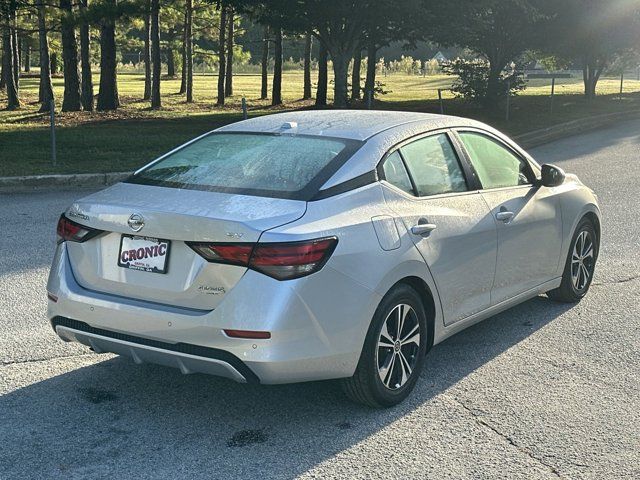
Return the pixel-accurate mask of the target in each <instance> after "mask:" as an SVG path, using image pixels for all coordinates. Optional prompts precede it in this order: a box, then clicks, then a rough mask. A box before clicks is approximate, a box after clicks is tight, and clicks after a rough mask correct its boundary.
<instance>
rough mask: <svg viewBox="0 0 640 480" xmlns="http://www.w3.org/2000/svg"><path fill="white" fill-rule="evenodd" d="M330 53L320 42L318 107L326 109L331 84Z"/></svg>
mask: <svg viewBox="0 0 640 480" xmlns="http://www.w3.org/2000/svg"><path fill="white" fill-rule="evenodd" d="M328 57H329V53H328V52H327V47H326V46H325V44H324V42H322V41H320V51H319V52H318V89H317V90H316V105H317V106H319V107H324V106H325V105H326V104H327V85H328V83H329V79H328V77H329V75H328V68H327V62H328Z"/></svg>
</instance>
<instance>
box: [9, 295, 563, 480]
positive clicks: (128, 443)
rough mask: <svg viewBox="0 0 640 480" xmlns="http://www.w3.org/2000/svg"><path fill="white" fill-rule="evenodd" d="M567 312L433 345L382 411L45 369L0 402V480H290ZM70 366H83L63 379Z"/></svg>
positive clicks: (255, 388)
mask: <svg viewBox="0 0 640 480" xmlns="http://www.w3.org/2000/svg"><path fill="white" fill-rule="evenodd" d="M569 308H570V306H568V305H566V304H558V303H554V302H551V301H550V300H548V299H547V298H546V297H537V298H535V299H532V300H530V301H528V302H526V303H524V304H522V305H519V306H517V307H514V308H512V309H510V310H508V311H506V312H504V313H502V314H500V315H497V316H495V317H492V318H491V319H488V320H486V321H484V322H482V323H480V324H478V325H475V326H473V327H471V328H469V329H467V330H465V331H463V332H461V333H459V334H457V335H455V336H454V337H452V338H450V339H449V340H447V341H446V342H444V343H442V344H441V345H438V346H436V347H434V349H433V351H432V352H431V353H430V354H429V357H428V361H427V368H426V370H425V371H424V372H423V374H422V378H421V379H420V381H419V382H418V385H417V387H416V390H415V391H414V392H413V394H412V395H411V396H410V397H409V399H408V400H407V401H406V402H405V403H403V404H401V405H399V406H397V407H394V408H391V409H387V410H374V409H369V408H365V407H362V406H359V405H356V404H352V403H350V402H349V401H348V400H347V399H346V398H345V397H344V396H343V395H342V392H341V391H340V388H339V386H338V385H337V383H336V382H312V383H305V384H297V385H282V386H261V385H244V384H236V383H234V382H232V381H229V380H226V379H222V378H216V377H209V376H205V375H189V376H185V375H182V374H180V372H179V371H178V370H174V369H169V368H164V367H159V366H154V365H142V366H139V365H135V364H134V363H133V362H131V361H129V360H127V359H123V358H119V357H110V356H109V357H107V359H106V360H103V361H100V359H101V358H102V357H94V356H85V357H74V358H67V359H60V360H54V361H49V362H48V363H47V364H46V365H47V368H48V369H50V370H49V375H52V376H51V378H49V379H46V380H42V381H39V382H36V383H32V384H30V385H28V386H25V387H23V388H20V389H18V390H16V391H13V392H11V393H9V394H6V395H4V396H2V397H0V422H1V423H0V437H1V438H2V439H3V441H2V445H1V447H0V478H87V477H96V478H98V477H107V476H109V477H112V478H202V477H207V478H239V477H242V478H258V476H260V477H268V478H274V477H277V478H294V477H296V476H297V475H300V474H302V473H304V472H306V471H308V470H309V469H311V468H313V467H314V466H316V465H318V464H319V463H321V462H323V461H325V460H327V459H330V458H331V457H333V456H335V455H336V454H338V453H339V452H342V451H344V450H346V449H349V448H350V447H352V446H354V445H356V444H357V443H359V442H361V441H363V440H365V439H367V438H368V437H370V436H371V435H373V434H375V433H377V432H379V431H380V430H381V429H383V428H384V427H385V426H387V425H389V424H391V423H393V422H395V421H396V420H399V419H401V418H402V417H404V416H406V415H408V414H410V413H411V412H412V411H414V410H415V409H417V408H418V407H420V406H422V405H424V404H426V403H428V402H429V401H431V400H432V399H434V398H435V397H437V396H438V395H439V394H441V393H443V392H445V391H446V390H447V389H449V388H450V387H452V386H454V385H455V384H456V383H457V382H459V381H461V380H462V379H464V377H466V376H467V375H469V374H471V373H472V372H474V370H476V369H478V368H479V367H481V366H483V365H485V364H487V363H488V362H490V361H491V360H492V359H494V358H496V357H497V356H499V355H501V354H502V353H503V352H505V351H507V350H508V349H510V348H511V347H513V346H514V345H516V344H518V343H520V342H521V341H523V340H525V339H527V338H528V337H529V336H531V335H532V334H534V333H535V332H537V331H539V330H540V329H542V328H543V327H544V326H545V325H547V324H548V323H549V322H552V321H553V320H554V319H556V318H558V317H559V316H560V315H562V314H563V313H564V312H566V311H567V310H568V309H569ZM52 341H54V338H53V337H52ZM96 360H97V363H95V362H96ZM71 362H74V363H73V365H77V364H78V363H81V364H83V365H86V366H84V367H80V368H76V369H74V370H72V371H67V370H68V368H69V364H70V363H71ZM56 368H59V370H57V371H56ZM532 368H535V366H534V365H532ZM3 370H4V371H5V372H7V375H9V376H13V377H14V378H13V379H12V383H18V382H19V381H20V378H18V379H16V378H15V376H16V375H22V376H24V377H25V378H26V379H25V380H23V382H24V383H25V384H27V383H29V381H30V380H29V379H28V378H29V375H36V374H39V373H40V372H41V371H42V370H43V368H42V365H40V366H38V364H37V363H28V364H21V365H20V366H19V367H17V366H16V368H13V366H5V367H3ZM30 371H31V373H29V372H30ZM65 371H66V372H67V373H61V374H60V373H59V372H65ZM2 382H3V381H1V380H0V383H2ZM425 427H426V426H425Z"/></svg>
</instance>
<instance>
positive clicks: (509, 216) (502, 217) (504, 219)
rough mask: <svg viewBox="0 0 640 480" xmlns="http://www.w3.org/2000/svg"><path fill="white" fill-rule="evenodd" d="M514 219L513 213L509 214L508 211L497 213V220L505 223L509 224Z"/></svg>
mask: <svg viewBox="0 0 640 480" xmlns="http://www.w3.org/2000/svg"><path fill="white" fill-rule="evenodd" d="M512 218H513V212H509V211H507V210H500V211H499V212H498V213H496V219H497V220H499V221H501V222H504V223H509V221H510V220H511V219H512Z"/></svg>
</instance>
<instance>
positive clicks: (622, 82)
mask: <svg viewBox="0 0 640 480" xmlns="http://www.w3.org/2000/svg"><path fill="white" fill-rule="evenodd" d="M623 85H624V72H622V73H621V74H620V99H621V100H622V86H623Z"/></svg>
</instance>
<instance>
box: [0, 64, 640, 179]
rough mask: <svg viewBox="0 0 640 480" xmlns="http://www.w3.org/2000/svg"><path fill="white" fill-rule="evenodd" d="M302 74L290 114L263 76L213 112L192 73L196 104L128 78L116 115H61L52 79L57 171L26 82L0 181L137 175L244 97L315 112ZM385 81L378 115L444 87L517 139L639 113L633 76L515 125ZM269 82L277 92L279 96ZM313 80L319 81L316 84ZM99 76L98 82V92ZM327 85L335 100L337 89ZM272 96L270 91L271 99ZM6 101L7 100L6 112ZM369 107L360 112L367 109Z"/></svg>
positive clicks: (434, 80)
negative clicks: (153, 92)
mask: <svg viewBox="0 0 640 480" xmlns="http://www.w3.org/2000/svg"><path fill="white" fill-rule="evenodd" d="M302 78H303V77H302V72H285V74H284V77H283V91H282V95H283V100H284V102H285V105H284V106H281V107H275V108H274V107H271V106H270V100H260V98H259V97H260V76H259V75H237V76H236V77H235V78H234V95H233V96H232V97H231V98H228V99H227V101H226V105H225V107H224V108H219V107H216V106H215V101H216V95H217V76H215V75H211V74H208V75H202V74H200V73H196V75H194V100H195V101H194V103H192V104H187V103H186V102H185V97H184V95H178V94H177V92H178V90H179V87H180V79H179V78H175V79H168V78H163V80H162V87H161V91H162V103H163V107H162V109H160V110H151V109H150V108H149V102H148V101H143V100H142V95H143V91H144V79H143V76H142V75H139V74H125V73H122V74H120V75H119V77H118V89H119V93H120V101H121V104H122V107H121V108H120V109H118V110H117V111H116V112H108V113H104V112H93V113H92V112H68V113H61V112H60V106H61V102H62V95H63V88H64V84H63V79H62V78H55V79H54V80H53V87H54V94H55V97H56V105H57V112H56V124H57V144H58V159H59V165H58V166H57V167H56V168H53V167H52V165H51V161H50V160H51V158H50V136H49V129H48V125H49V124H48V122H49V117H48V114H39V113H38V109H39V105H38V103H37V94H38V79H37V78H35V77H30V78H22V79H21V81H20V98H21V101H22V107H21V108H20V109H19V110H17V111H14V112H9V111H6V110H2V111H0V176H3V175H21V174H22V175H26V174H35V173H51V172H63V173H72V172H106V171H122V170H131V169H133V168H135V167H137V166H140V165H142V164H144V163H146V162H148V161H149V160H151V159H153V158H154V157H156V156H157V155H159V154H160V153H162V152H164V151H167V150H168V149H170V148H171V147H173V146H175V145H178V144H180V143H182V142H184V141H185V140H187V139H189V138H192V137H194V136H196V135H198V134H200V133H203V132H205V131H208V130H211V129H213V128H216V127H218V126H220V125H223V124H226V123H229V122H232V121H237V120H239V119H241V101H242V98H243V97H244V98H246V101H247V105H248V108H249V115H250V116H253V115H263V114H267V113H273V112H276V111H279V110H282V109H298V108H304V107H311V106H312V105H313V103H314V102H313V100H308V101H302V100H301V97H302V84H303V81H302ZM378 80H379V81H380V82H381V83H382V84H383V89H384V90H385V91H386V92H387V93H386V94H384V95H380V96H378V97H377V98H376V100H375V102H374V108H379V109H394V110H412V111H424V112H438V111H439V109H440V104H439V102H438V100H437V98H438V89H439V88H440V89H443V98H444V110H445V113H448V114H453V115H463V116H469V117H473V118H477V119H480V120H483V121H486V122H488V123H490V124H493V125H495V126H496V127H498V128H501V129H503V130H506V131H507V132H509V133H512V134H517V133H521V132H524V131H530V130H533V129H536V128H541V127H545V126H549V125H553V124H556V123H561V122H563V121H567V120H572V119H575V118H583V117H585V116H589V115H595V114H598V113H606V112H614V111H621V110H627V109H636V108H640V81H638V80H637V78H627V79H625V82H624V94H623V95H622V97H619V95H618V93H619V88H620V79H619V78H604V79H602V80H601V81H600V82H599V83H598V98H597V99H596V100H594V101H587V100H585V99H584V98H583V96H582V88H583V86H582V79H581V78H579V77H574V78H569V79H557V80H556V86H555V93H556V98H555V100H554V111H553V113H552V112H551V109H550V99H549V94H550V91H551V80H550V79H535V80H530V81H529V82H528V88H527V89H526V90H525V91H524V92H521V93H520V95H519V96H518V97H516V98H513V99H512V101H511V115H510V117H511V118H510V121H509V122H506V120H505V116H504V106H502V105H501V106H500V107H499V108H497V109H496V110H495V111H486V110H483V109H481V108H479V107H477V106H474V105H471V104H469V103H467V102H464V101H462V100H460V99H454V98H453V95H452V93H451V92H450V91H449V90H448V89H449V88H450V86H451V83H452V78H451V77H448V76H445V75H431V76H426V77H422V76H416V75H406V74H400V73H396V74H390V75H387V76H384V75H380V76H379V77H378ZM271 81H272V79H271V77H270V78H269V88H271ZM313 81H314V82H315V73H314V76H313ZM98 82H99V78H98V76H97V75H94V85H95V93H96V94H97V93H98V87H97V85H98ZM332 88H333V84H332V83H331V79H330V85H329V90H330V92H329V101H331V99H332V98H331V97H332V95H331V90H332ZM270 94H271V92H270V91H269V96H270ZM4 104H6V95H5V93H4V92H2V93H0V108H1V106H2V105H4ZM362 106H363V104H362V102H360V103H356V104H355V105H354V107H356V108H362Z"/></svg>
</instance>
